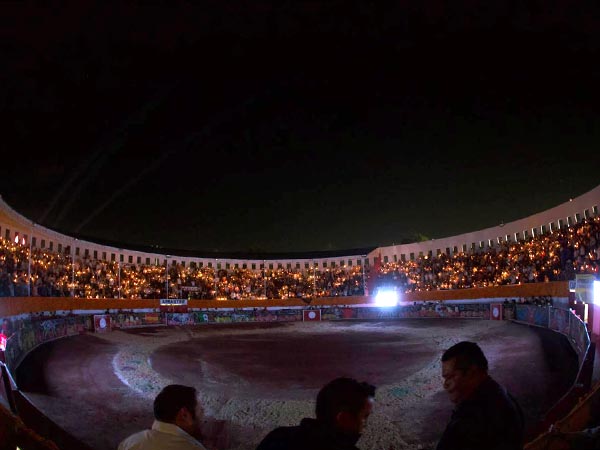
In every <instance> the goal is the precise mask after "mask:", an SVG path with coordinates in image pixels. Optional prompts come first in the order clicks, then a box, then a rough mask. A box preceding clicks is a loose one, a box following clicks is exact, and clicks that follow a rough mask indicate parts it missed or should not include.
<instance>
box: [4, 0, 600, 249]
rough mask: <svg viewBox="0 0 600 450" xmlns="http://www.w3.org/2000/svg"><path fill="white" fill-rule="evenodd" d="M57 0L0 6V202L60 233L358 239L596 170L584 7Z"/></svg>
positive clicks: (588, 16) (517, 207)
mask: <svg viewBox="0 0 600 450" xmlns="http://www.w3.org/2000/svg"><path fill="white" fill-rule="evenodd" d="M51 3H52V5H51V6H47V7H40V6H24V5H22V4H21V2H14V3H3V5H2V16H1V18H0V48H1V53H0V54H1V55H2V63H1V65H2V66H3V68H2V69H1V70H0V114H1V124H2V125H1V127H2V139H1V140H0V148H1V149H2V153H1V154H2V163H1V165H0V195H2V197H3V198H4V199H5V200H6V201H7V202H8V203H9V204H10V205H11V206H12V207H14V208H15V209H16V210H17V211H19V212H21V213H22V214H24V215H26V216H27V217H29V218H31V219H32V220H34V221H36V222H38V223H41V224H43V225H46V226H49V227H51V228H55V229H58V230H60V231H62V232H64V233H67V234H77V235H80V236H87V237H88V238H92V239H93V238H98V239H103V240H111V241H116V242H121V243H124V244H125V245H126V244H134V245H138V244H140V245H159V246H161V247H163V248H184V249H188V250H198V251H199V252H201V251H202V250H205V251H211V252H212V251H220V252H232V251H241V252H247V251H253V252H296V251H300V252H302V251H312V250H340V249H351V248H359V247H369V246H379V245H391V244H392V243H396V244H397V243H401V242H408V241H414V240H415V239H416V238H422V237H423V236H426V237H428V238H440V237H444V236H450V235H454V234H458V233H463V232H468V231H473V230H476V229H480V228H485V227H489V226H494V225H497V224H499V223H500V222H508V221H511V220H515V219H518V218H521V217H524V216H527V215H529V214H532V213H535V212H539V211H542V210H544V209H547V208H549V207H553V206H556V205H557V204H559V203H562V202H564V201H567V200H568V199H569V198H570V197H574V196H577V195H580V194H582V193H584V192H586V191H587V190H589V189H591V188H593V187H595V186H597V185H598V184H600V164H599V163H600V156H599V155H600V151H599V148H600V147H599V144H600V90H599V86H600V65H599V63H598V61H600V39H599V38H600V34H599V32H598V30H600V7H598V6H595V3H593V2H588V3H587V6H583V4H581V5H579V6H578V7H576V8H574V7H572V6H570V5H571V2H567V1H551V2H546V1H545V2H537V3H536V2H533V3H531V4H529V5H527V6H525V5H521V4H520V2H495V1H492V0H490V1H488V2H473V1H467V0H462V1H455V2H443V1H432V2H427V1H418V0H415V1H403V2H396V3H397V4H396V6H378V5H377V4H376V3H375V2H366V1H355V2H346V1H337V0H330V1H326V2H319V1H316V0H314V1H310V2H305V1H297V2H273V3H272V4H271V3H269V2H264V1H260V0H259V1H251V2H245V1H244V2H243V1H238V0H232V1H226V2H223V1H209V0H205V1H203V2H199V3H198V4H197V5H195V4H192V3H189V2H183V1H179V2H178V1H165V2H161V1H145V2H141V3H139V4H138V6H131V5H128V6H123V5H122V4H121V2H104V1H103V2H91V1H81V0H79V1H74V2H51ZM275 5H277V6H275ZM450 5H452V6H450Z"/></svg>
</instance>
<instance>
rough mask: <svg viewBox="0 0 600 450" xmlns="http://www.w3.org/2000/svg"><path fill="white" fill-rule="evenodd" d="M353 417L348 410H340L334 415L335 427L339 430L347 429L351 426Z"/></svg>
mask: <svg viewBox="0 0 600 450" xmlns="http://www.w3.org/2000/svg"><path fill="white" fill-rule="evenodd" d="M353 420H354V417H353V415H352V414H350V413H349V412H348V411H340V412H339V413H337V414H336V416H335V425H336V428H338V429H340V430H348V429H350V428H352V424H353Z"/></svg>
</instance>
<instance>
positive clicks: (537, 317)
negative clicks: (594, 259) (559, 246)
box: [0, 283, 589, 448]
mask: <svg viewBox="0 0 600 450" xmlns="http://www.w3.org/2000/svg"><path fill="white" fill-rule="evenodd" d="M565 284H566V283H539V284H532V285H521V286H500V287H497V288H495V289H492V290H490V289H478V290H469V291H472V292H470V293H469V294H468V295H463V296H462V298H458V297H457V296H456V295H455V292H456V291H439V292H434V293H433V294H436V295H435V296H432V297H431V298H427V299H424V298H422V297H421V301H417V300H416V298H417V297H419V296H422V295H423V293H413V294H415V295H414V297H412V298H411V299H415V300H414V302H415V303H409V302H405V304H403V305H402V306H398V307H395V308H379V307H375V306H374V305H372V304H370V303H369V302H370V299H369V298H366V297H354V298H343V299H315V300H314V301H313V302H311V303H310V304H307V303H306V302H303V301H281V300H275V301H252V302H250V301H189V302H188V305H187V308H188V311H187V312H170V311H169V307H166V308H165V307H162V309H161V307H160V305H159V301H158V300H114V299H101V300H93V299H92V300H82V299H72V298H29V297H26V298H9V299H0V318H2V321H1V325H2V329H3V330H4V331H6V332H7V333H8V334H9V335H10V339H9V344H8V347H7V351H6V363H7V365H8V367H9V368H10V369H11V371H12V372H13V373H14V372H15V370H16V367H17V366H18V365H19V364H20V362H21V361H22V360H23V358H24V357H25V356H26V355H27V354H28V353H29V352H30V351H32V350H33V349H34V348H36V347H37V346H39V345H42V344H43V343H45V342H48V341H50V340H54V339H60V338H62V337H66V336H72V335H77V334H82V333H90V332H102V331H110V330H111V329H119V328H121V329H122V328H132V327H140V326H156V325H158V324H160V325H192V324H194V325H199V324H206V323H236V322H249V321H258V322H265V321H269V322H272V321H301V320H348V319H361V320H369V319H371V320H386V319H399V318H448V319H451V318H471V319H484V320H487V319H492V315H491V313H490V311H491V309H492V307H493V305H490V303H489V302H488V301H489V300H492V301H496V303H502V302H503V301H504V300H506V299H507V298H510V297H518V298H527V297H528V296H529V295H532V296H534V297H539V296H549V293H552V292H554V293H558V294H560V295H563V294H564V293H565V291H567V292H568V287H567V286H565ZM515 288H516V290H515ZM519 288H520V290H519ZM475 291H479V292H475ZM459 292H460V291H459ZM465 292H466V290H465V291H463V294H464V293H465ZM498 294H502V295H500V296H498V297H493V295H498ZM477 299H484V300H485V301H484V302H480V301H478V300H477ZM428 300H431V301H428ZM433 300H436V301H433ZM457 301H458V302H459V303H456V302H457ZM461 302H462V303H461ZM292 303H293V304H292ZM509 308H513V312H512V315H511V314H508V309H509ZM74 313H77V314H74ZM307 313H308V314H307ZM310 313H313V314H310ZM504 313H505V319H509V318H512V317H516V318H517V319H518V320H520V321H521V322H525V323H529V324H532V325H536V326H543V327H546V328H549V329H551V330H554V331H556V332H560V333H563V334H565V336H567V338H568V339H569V341H570V342H571V343H572V345H573V348H574V349H575V351H576V352H577V353H578V355H580V361H583V355H584V354H585V351H586V350H587V345H589V336H588V335H587V333H586V331H585V325H584V324H583V323H582V322H581V321H580V320H579V319H577V318H575V317H571V316H573V314H572V313H571V312H570V311H568V310H561V309H557V308H551V307H544V308H540V307H535V306H527V305H514V306H513V305H510V306H508V305H507V308H506V309H505V311H504ZM98 317H104V318H106V319H107V321H105V323H108V329H106V330H101V329H99V328H98V324H97V322H98V321H97V320H96V318H98ZM586 338H587V340H586ZM25 448H27V447H25ZM31 448H37V447H31ZM40 448H41V447H40Z"/></svg>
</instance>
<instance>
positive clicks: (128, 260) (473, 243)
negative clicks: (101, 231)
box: [0, 186, 600, 271]
mask: <svg viewBox="0 0 600 450" xmlns="http://www.w3.org/2000/svg"><path fill="white" fill-rule="evenodd" d="M599 204H600V186H597V187H596V188H594V189H592V190H591V191H589V192H586V193H585V194H583V195H580V196H579V197H576V198H574V199H571V200H570V201H568V202H565V203H563V204H561V205H558V206H556V207H554V208H551V209H548V210H546V211H543V212H540V213H537V214H533V215H531V216H529V217H526V218H523V219H519V220H515V221H514V222H510V223H506V224H503V225H499V226H495V227H490V228H486V229H483V230H479V231H473V232H470V233H464V234H459V235H456V236H451V237H447V238H442V239H432V240H430V241H425V242H416V243H412V244H403V245H391V246H386V247H379V248H376V249H375V250H373V251H371V252H370V253H369V254H368V255H356V254H348V255H344V256H338V257H327V258H301V257H298V258H295V259H265V260H263V259H232V258H223V259H221V258H205V257H202V256H198V257H189V256H177V255H166V254H163V253H148V252H140V251H135V250H129V249H126V248H117V247H111V246H107V245H100V244H97V243H94V242H91V241H85V240H79V239H76V238H73V237H71V236H67V235H64V234H61V233H58V232H56V231H53V230H50V229H48V228H46V227H43V226H41V225H38V224H36V223H34V222H32V221H31V220H29V219H27V218H26V217H24V216H23V215H21V214H19V213H18V212H16V211H15V210H14V209H12V208H11V207H10V206H9V205H8V204H7V203H6V202H5V201H4V200H3V199H2V197H0V236H2V237H3V238H5V239H10V240H11V241H14V240H15V238H17V239H18V240H19V243H21V242H23V240H24V242H25V245H30V246H31V247H33V248H40V249H48V250H49V251H53V252H60V253H65V251H67V249H68V252H69V253H72V254H73V253H74V255H73V256H74V257H75V259H77V258H83V257H85V256H88V257H90V258H92V259H99V260H105V261H119V262H122V263H124V264H156V263H158V264H161V265H164V264H165V261H168V263H169V264H173V263H182V264H185V266H186V267H189V266H190V264H191V263H192V262H193V263H195V264H196V265H198V266H200V267H213V268H217V269H234V268H247V269H250V270H256V271H260V269H261V265H264V267H265V268H267V269H271V268H272V269H277V268H290V269H300V270H307V269H309V268H310V267H312V266H313V265H316V267H318V268H319V269H325V268H331V267H334V266H335V267H340V266H349V265H352V266H357V265H361V264H363V261H364V259H365V258H367V259H368V262H367V264H369V263H370V264H373V263H374V259H375V258H376V257H378V256H379V255H380V254H381V256H382V259H383V262H395V261H400V260H410V259H417V258H418V257H419V256H420V255H437V254H440V253H449V254H453V253H458V252H477V251H485V250H487V249H489V248H490V247H494V246H497V245H498V242H500V241H511V242H515V241H517V240H520V239H523V238H525V239H527V238H531V237H532V236H537V235H538V234H545V233H551V232H552V231H553V230H557V229H560V228H564V227H568V226H570V225H573V224H575V223H578V222H580V221H581V220H583V219H584V218H590V217H595V216H597V215H598V205H599Z"/></svg>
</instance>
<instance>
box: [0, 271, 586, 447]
mask: <svg viewBox="0 0 600 450" xmlns="http://www.w3.org/2000/svg"><path fill="white" fill-rule="evenodd" d="M563 284H564V283H562V284H561V285H560V286H558V287H557V286H554V287H553V289H554V293H553V298H555V299H556V300H557V302H556V303H559V302H560V301H563V300H565V295H567V296H568V289H567V288H566V286H563ZM511 288H513V291H514V290H515V288H517V289H518V288H519V287H511ZM527 289H530V288H529V287H527ZM479 291H480V292H478V293H473V292H471V293H465V292H463V293H462V296H463V297H471V298H466V299H463V300H459V299H456V298H455V299H451V300H449V299H441V298H438V299H437V300H440V301H436V302H428V301H422V302H415V303H414V304H413V303H412V302H411V303H410V304H407V305H404V306H397V307H392V308H380V307H375V306H373V305H371V304H370V303H369V301H370V300H369V299H368V298H356V299H348V298H345V299H344V300H343V302H344V304H338V302H337V301H336V300H333V299H330V300H315V301H314V302H313V303H311V304H310V305H307V304H305V303H304V302H302V301H299V302H294V301H285V302H281V301H280V302H277V301H272V302H269V301H258V302H239V301H237V302H236V301H234V302H202V301H190V302H189V304H187V305H180V306H176V307H173V306H164V307H161V306H159V304H158V303H159V302H158V300H129V301H126V300H121V301H118V300H72V299H35V298H29V299H11V300H10V302H9V303H7V304H5V305H4V311H2V317H4V319H3V322H2V325H3V329H4V331H6V332H7V333H8V334H9V335H10V336H11V337H10V339H9V342H8V346H7V350H6V362H7V366H8V368H9V369H10V370H11V371H12V373H13V375H14V378H15V379H16V382H17V384H18V387H19V391H17V393H16V394H17V395H15V399H16V400H15V403H16V405H15V407H16V409H17V411H18V413H19V415H21V417H23V420H25V422H26V423H28V424H29V423H31V425H30V426H31V427H34V425H33V423H36V424H39V423H40V420H39V413H40V412H41V414H42V415H43V416H44V417H47V418H49V419H50V421H48V422H49V423H50V422H52V423H50V424H48V423H46V424H45V425H43V426H41V428H40V429H39V430H38V432H39V433H40V434H42V435H45V436H49V437H50V438H52V439H53V440H55V442H57V444H59V447H60V448H62V449H64V450H66V449H69V448H91V449H96V450H100V449H113V448H116V446H117V445H118V443H119V441H120V440H122V439H123V438H124V437H126V436H127V435H129V434H131V433H133V432H136V431H139V430H141V429H144V428H148V427H149V426H150V424H151V422H152V400H153V398H154V396H155V395H156V394H157V393H158V391H159V390H160V389H161V388H162V387H163V386H165V385H167V384H170V383H181V384H187V385H193V386H195V387H196V388H197V389H198V391H199V393H200V397H201V401H202V403H203V405H204V409H205V420H204V427H203V429H204V442H205V444H206V445H207V447H208V448H215V449H240V450H241V449H253V448H255V447H256V445H257V444H258V442H259V441H260V440H261V439H262V437H263V436H264V435H265V434H266V433H267V432H268V431H270V430H271V429H273V428H275V427H277V426H280V425H291V424H296V423H298V422H299V420H300V419H301V418H302V417H306V416H313V409H314V400H315V397H316V393H317V391H318V389H319V388H320V387H321V386H322V385H323V384H325V383H326V382H328V381H330V380H331V379H333V378H335V377H338V376H351V377H354V378H357V379H359V380H366V381H369V382H371V383H373V384H375V385H376V386H377V395H376V407H375V410H374V412H373V415H372V416H371V418H370V420H369V426H368V427H367V430H366V432H365V434H364V435H363V436H362V438H361V440H360V441H359V446H360V447H361V448H362V449H365V450H366V449H381V448H385V449H413V448H414V449H417V448H434V447H435V443H436V441H437V439H438V438H439V436H440V435H441V433H442V431H443V429H444V427H445V424H446V422H447V420H448V418H449V416H450V412H451V409H452V405H451V403H450V402H449V400H448V399H447V398H446V395H445V393H444V392H443V389H442V381H441V375H440V372H441V368H440V356H441V354H442V352H443V351H444V350H445V349H446V348H448V347H449V346H451V345H453V344H454V343H456V342H459V341H462V340H471V341H476V342H478V343H479V344H480V345H481V347H482V348H483V350H484V352H485V353H486V355H487V357H488V359H489V361H490V373H491V374H492V376H493V377H494V378H496V379H497V380H498V381H499V382H500V383H502V384H504V385H505V386H506V387H507V388H508V389H509V390H510V391H511V392H512V393H513V395H514V396H515V397H516V398H517V399H518V401H519V402H520V404H521V406H522V408H523V410H524V412H525V415H526V420H527V426H528V437H529V439H532V438H534V437H535V436H536V435H537V434H538V433H539V431H540V430H541V427H543V426H545V425H544V424H543V420H544V418H546V413H547V412H548V411H550V410H551V409H552V408H553V406H554V405H556V404H557V402H559V400H560V399H561V398H563V396H564V395H565V394H566V393H567V392H568V391H569V390H570V389H571V387H572V386H573V385H574V383H575V381H576V378H577V376H578V372H579V369H580V367H581V366H582V363H583V358H584V355H585V352H586V350H587V347H588V346H589V336H588V335H587V332H585V325H583V324H582V323H581V321H580V320H579V319H577V317H576V316H574V315H573V314H572V313H571V312H570V311H569V310H568V309H561V308H556V307H551V306H543V307H540V306H533V305H513V304H504V305H503V304H502V303H503V300H504V299H505V298H514V297H515V296H518V293H517V294H515V292H508V291H503V292H500V294H502V295H499V293H498V292H496V293H490V292H483V291H482V290H479ZM500 291H502V289H500ZM565 293H566V294H565ZM440 295H441V294H440V293H438V297H439V296H440ZM448 295H456V294H455V293H454V294H448ZM529 295H531V294H529ZM421 300H433V298H431V299H421ZM441 300H444V301H443V302H442V301H441ZM267 306H268V308H267ZM234 307H235V308H234ZM25 311H28V312H27V313H25ZM30 311H33V312H30ZM502 319H504V320H502ZM509 319H516V320H509ZM530 325H534V326H530ZM582 327H583V330H584V331H583V332H582V331H581V330H582ZM59 338H60V339H59ZM586 338H587V340H586ZM32 405H33V408H32ZM28 418H29V420H27V419H28ZM59 430H64V432H63V431H59ZM39 448H43V447H39Z"/></svg>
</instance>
